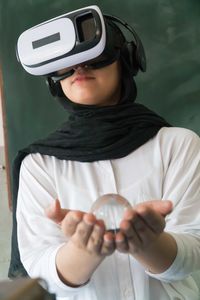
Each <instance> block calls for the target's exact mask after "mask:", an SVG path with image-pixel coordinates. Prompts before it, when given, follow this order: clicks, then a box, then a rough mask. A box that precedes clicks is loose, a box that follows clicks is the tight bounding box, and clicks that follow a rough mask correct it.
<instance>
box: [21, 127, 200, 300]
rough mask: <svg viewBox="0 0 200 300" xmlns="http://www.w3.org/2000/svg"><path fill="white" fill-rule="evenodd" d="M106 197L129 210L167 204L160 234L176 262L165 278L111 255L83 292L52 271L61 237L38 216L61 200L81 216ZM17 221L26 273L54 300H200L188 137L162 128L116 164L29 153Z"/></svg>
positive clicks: (197, 192) (199, 223)
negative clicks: (172, 247) (172, 243)
mask: <svg viewBox="0 0 200 300" xmlns="http://www.w3.org/2000/svg"><path fill="white" fill-rule="evenodd" d="M107 193H115V194H120V195H122V196H123V197H125V198H126V199H127V200H128V201H129V202H130V203H131V205H133V206H134V205H135V204H138V203H141V202H143V201H147V200H152V199H154V200H155V199H159V200H160V199H163V200H171V201H172V202H173V211H172V212H171V213H170V214H169V215H168V216H167V217H166V228H165V231H167V232H170V233H171V234H172V235H173V237H174V238H175V240H176V242H177V247H178V253H177V256H176V258H175V260H174V262H173V263H172V265H171V266H170V267H169V269H167V270H166V271H165V272H163V273H161V274H151V273H150V272H148V270H145V269H144V267H143V266H142V265H141V264H140V263H138V262H137V261H136V260H135V259H134V258H133V257H131V256H128V255H127V254H122V253H119V252H117V251H115V252H114V254H113V255H111V256H109V257H107V258H106V259H105V260H104V261H103V262H102V263H101V265H100V266H99V267H98V268H97V270H96V271H95V273H94V274H93V276H92V278H91V280H90V281H89V283H88V284H87V285H85V286H82V287H79V288H72V287H69V286H67V285H65V284H64V283H63V282H62V281H61V280H60V279H59V277H58V274H57V271H56V266H55V257H56V253H57V251H58V249H59V248H60V247H61V246H62V245H63V243H66V242H67V238H66V237H65V236H64V235H63V233H62V232H61V230H60V227H59V226H58V225H57V224H55V223H54V222H53V221H51V220H49V219H48V218H47V217H46V216H45V213H44V210H45V208H47V207H48V206H49V205H50V204H51V203H52V201H54V200H55V199H59V200H60V202H61V206H62V207H63V208H68V209H72V210H82V211H86V212H87V211H90V208H91V206H92V204H93V203H94V201H95V200H96V199H97V198H98V197H99V196H101V195H103V194H107ZM17 222H18V242H19V249H20V255H21V260H22V262H23V264H24V266H25V268H26V270H27V272H28V273H29V275H30V276H31V277H42V278H44V279H45V280H46V281H47V283H48V286H49V289H50V291H52V292H55V293H56V295H57V299H65V300H67V299H69V300H118V299H120V300H121V299H122V300H129V299H130V300H157V299H158V300H169V299H173V300H175V299H180V300H182V299H188V300H199V299H200V281H199V282H198V278H199V280H200V276H199V273H198V271H199V270H200V139H199V137H198V136H197V135H196V134H195V133H193V132H192V131H190V130H187V129H182V128H166V127H165V128H162V129H160V131H159V132H158V133H157V135H156V136H155V137H154V138H152V139H151V140H149V141H148V142H147V143H145V144H144V145H143V146H141V147H139V148H138V149H137V150H135V151H133V152H132V153H130V154H129V155H128V156H126V157H123V158H120V159H113V160H105V161H96V162H92V163H81V162H76V161H66V160H59V159H57V158H55V157H53V156H47V155H40V154H30V155H28V156H27V157H26V158H25V159H24V160H23V162H22V166H21V170H20V184H19V192H18V205H17ZM198 276H199V277H198Z"/></svg>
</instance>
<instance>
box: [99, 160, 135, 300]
mask: <svg viewBox="0 0 200 300" xmlns="http://www.w3.org/2000/svg"><path fill="white" fill-rule="evenodd" d="M99 166H100V174H101V176H102V180H101V182H102V186H101V192H102V193H103V194H110V193H114V194H118V188H117V180H116V174H115V173H114V168H113V163H111V161H109V160H107V161H101V162H100V163H99ZM112 270H114V272H117V276H114V278H115V279H114V280H115V281H116V282H113V286H114V287H118V289H119V290H120V295H119V298H118V299H119V300H121V299H123V300H135V296H134V286H133V279H132V272H131V266H130V260H129V256H128V254H122V253H120V252H118V251H116V252H115V254H114V257H113V259H112Z"/></svg>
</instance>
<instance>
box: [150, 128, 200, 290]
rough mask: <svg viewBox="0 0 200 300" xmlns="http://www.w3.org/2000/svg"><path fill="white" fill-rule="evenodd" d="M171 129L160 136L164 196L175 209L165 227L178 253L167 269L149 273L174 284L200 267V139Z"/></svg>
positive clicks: (180, 130) (182, 131)
mask: <svg viewBox="0 0 200 300" xmlns="http://www.w3.org/2000/svg"><path fill="white" fill-rule="evenodd" d="M169 131H171V132H169V133H170V136H169V137H168V139H166V137H165V139H164V140H162V139H161V144H162V146H161V148H162V149H163V152H162V153H164V154H165V158H163V161H164V165H163V167H164V178H163V199H169V200H171V201H172V202H173V205H174V208H173V211H172V213H171V214H170V215H169V216H168V217H167V218H166V222H167V224H166V229H165V230H166V231H167V232H169V233H170V234H172V235H173V237H174V238H175V240H176V243H177V247H178V253H177V256H176V258H175V260H174V262H173V264H172V265H171V266H170V268H169V269H168V270H166V271H165V272H164V273H162V274H157V275H153V274H150V275H151V276H152V277H154V278H156V279H158V280H161V281H163V282H169V283H170V282H171V283H173V281H179V280H183V279H185V278H187V277H188V276H189V275H190V274H191V273H192V272H195V271H197V270H199V269H200V201H199V200H200V139H199V137H198V136H197V135H196V134H194V133H193V132H191V131H189V130H185V129H184V130H182V129H178V131H172V130H169ZM170 138H171V141H172V143H171V147H169V140H170ZM165 141H167V142H168V143H165ZM179 285H180V283H179ZM194 289H195V287H194Z"/></svg>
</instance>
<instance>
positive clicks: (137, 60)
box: [16, 5, 146, 81]
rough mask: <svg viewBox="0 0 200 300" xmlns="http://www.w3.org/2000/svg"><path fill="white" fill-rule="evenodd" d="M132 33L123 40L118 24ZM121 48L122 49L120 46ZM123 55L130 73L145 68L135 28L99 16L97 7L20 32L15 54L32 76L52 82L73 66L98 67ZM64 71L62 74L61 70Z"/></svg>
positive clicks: (73, 12)
mask: <svg viewBox="0 0 200 300" xmlns="http://www.w3.org/2000/svg"><path fill="white" fill-rule="evenodd" d="M114 23H119V24H120V25H123V26H124V27H125V28H126V29H127V30H128V31H129V32H131V34H132V35H133V40H132V41H130V42H129V41H127V40H126V38H125V37H124V35H123V33H122V32H121V30H120V29H119V27H118V26H117V25H116V24H114ZM122 48H123V49H122ZM122 52H123V53H124V54H125V57H126V58H125V59H126V60H127V65H128V66H129V68H130V70H131V72H132V75H133V76H135V75H136V74H137V72H138V70H139V69H140V70H142V71H143V72H144V71H145V70H146V58H145V53H144V48H143V45H142V42H141V40H140V38H139V37H138V35H137V33H136V32H135V30H134V29H133V28H132V27H131V26H130V25H128V24H127V23H125V22H124V21H122V20H121V19H119V18H116V17H114V16H110V15H103V14H102V13H101V10H100V9H99V8H98V6H96V5H93V6H88V7H85V8H81V9H78V10H75V11H72V12H70V13H66V14H63V15H61V16H58V17H56V18H53V19H51V20H48V21H46V22H43V23H41V24H39V25H36V26H34V27H32V28H30V29H28V30H26V31H25V32H23V33H22V34H21V35H20V37H19V39H18V42H17V47H16V55H17V58H18V61H19V62H20V63H21V64H22V66H23V68H24V69H25V70H26V71H27V72H28V73H30V74H32V75H46V76H48V77H51V78H52V79H53V80H55V81H59V80H62V79H63V78H65V77H67V76H70V75H72V69H73V66H76V65H79V64H85V65H86V64H87V65H90V66H91V67H93V68H101V67H103V66H106V65H108V64H110V63H112V62H113V61H115V60H116V59H118V58H119V55H120V53H122ZM60 70H61V71H64V75H60V74H63V73H62V72H61V73H60V72H58V71H60Z"/></svg>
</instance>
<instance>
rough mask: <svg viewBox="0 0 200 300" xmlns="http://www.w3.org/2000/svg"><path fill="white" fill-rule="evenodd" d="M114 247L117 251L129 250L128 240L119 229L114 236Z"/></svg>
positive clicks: (124, 251)
mask: <svg viewBox="0 0 200 300" xmlns="http://www.w3.org/2000/svg"><path fill="white" fill-rule="evenodd" d="M115 243H116V248H117V250H118V251H119V252H122V253H127V252H128V250H129V246H128V241H127V239H126V236H125V235H124V234H123V233H122V232H121V231H119V232H118V233H117V234H116V236H115Z"/></svg>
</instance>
